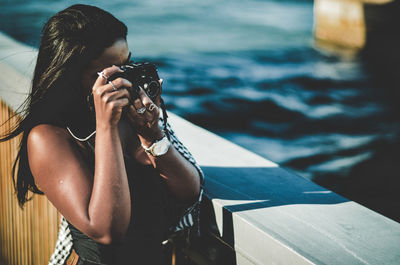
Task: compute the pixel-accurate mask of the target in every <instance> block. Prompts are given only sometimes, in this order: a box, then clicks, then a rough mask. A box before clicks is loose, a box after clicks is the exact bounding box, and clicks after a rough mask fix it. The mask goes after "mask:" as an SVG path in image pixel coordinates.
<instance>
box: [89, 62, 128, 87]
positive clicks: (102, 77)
mask: <svg viewBox="0 0 400 265" xmlns="http://www.w3.org/2000/svg"><path fill="white" fill-rule="evenodd" d="M117 72H123V71H122V70H121V69H120V68H119V67H118V66H115V65H113V66H111V67H108V68H105V69H103V71H101V74H98V75H99V76H98V77H97V79H96V82H95V83H94V86H93V89H95V88H97V87H100V86H103V85H105V84H106V83H107V82H108V80H107V79H108V78H109V77H110V76H112V75H113V74H114V73H117Z"/></svg>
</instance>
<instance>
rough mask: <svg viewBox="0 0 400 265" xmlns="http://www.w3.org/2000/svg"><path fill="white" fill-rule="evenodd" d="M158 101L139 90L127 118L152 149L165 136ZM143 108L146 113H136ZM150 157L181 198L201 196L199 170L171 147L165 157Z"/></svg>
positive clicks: (172, 189)
mask: <svg viewBox="0 0 400 265" xmlns="http://www.w3.org/2000/svg"><path fill="white" fill-rule="evenodd" d="M161 83H162V80H161V81H160V84H161ZM159 101H160V98H157V99H156V102H155V103H153V102H152V101H151V99H150V98H149V97H148V96H147V95H146V93H145V92H144V91H143V89H140V91H139V98H138V99H136V100H134V102H133V105H131V106H130V107H129V112H128V113H129V114H128V118H129V120H130V122H131V124H132V125H133V127H134V128H135V129H136V131H137V132H138V136H139V140H140V142H141V144H142V145H143V146H146V147H149V146H151V145H152V144H153V143H154V141H156V140H159V139H161V138H162V137H163V135H164V132H163V131H162V130H161V129H160V127H159V124H158V120H159V115H160V111H159V107H158V106H159V105H160V102H159ZM143 107H145V108H146V111H145V112H144V113H143V114H140V113H138V112H137V110H138V109H141V108H143ZM147 156H148V159H149V160H150V161H151V164H152V165H153V167H154V168H155V169H157V170H158V172H159V174H160V175H161V176H162V177H163V178H164V179H165V180H166V183H167V186H168V187H169V189H170V190H171V192H172V193H173V194H174V195H175V196H176V197H177V198H178V199H180V200H183V201H193V200H194V199H195V198H196V197H198V195H199V192H200V181H201V176H200V174H199V171H198V170H197V169H196V168H195V167H194V166H193V165H192V164H191V163H190V162H189V161H188V160H186V159H185V158H184V157H183V156H182V155H181V154H180V153H179V152H178V151H177V150H176V149H175V147H174V146H173V145H172V144H171V145H170V148H169V150H168V152H167V153H165V154H164V155H161V156H157V157H154V156H152V155H151V154H147Z"/></svg>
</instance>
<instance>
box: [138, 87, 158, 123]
mask: <svg viewBox="0 0 400 265" xmlns="http://www.w3.org/2000/svg"><path fill="white" fill-rule="evenodd" d="M139 98H140V100H141V101H142V104H143V105H144V106H145V107H146V112H145V113H143V114H144V116H145V117H146V119H147V121H153V120H154V119H155V118H156V117H158V114H159V112H158V107H157V106H156V104H154V103H153V101H152V100H151V99H150V97H149V96H147V94H146V92H144V90H143V89H142V88H141V87H140V89H139Z"/></svg>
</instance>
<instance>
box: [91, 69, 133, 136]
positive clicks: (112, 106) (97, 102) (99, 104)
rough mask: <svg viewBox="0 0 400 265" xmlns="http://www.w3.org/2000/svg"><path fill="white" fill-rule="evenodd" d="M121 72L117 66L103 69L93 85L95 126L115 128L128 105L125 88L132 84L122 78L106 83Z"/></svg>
mask: <svg viewBox="0 0 400 265" xmlns="http://www.w3.org/2000/svg"><path fill="white" fill-rule="evenodd" d="M117 72H122V70H121V69H120V68H119V67H117V66H115V65H114V66H112V67H108V68H105V69H104V70H103V71H102V74H99V77H98V78H97V79H96V82H95V83H94V85H93V88H92V93H93V101H94V106H95V110H96V126H101V127H102V128H108V127H116V126H117V124H118V121H119V120H120V118H121V114H122V109H123V108H124V107H126V106H128V105H130V94H129V92H128V90H127V88H128V89H129V88H131V87H132V84H131V82H129V81H128V80H126V79H124V78H117V79H115V80H113V81H112V84H111V81H108V80H107V78H108V77H110V76H112V75H113V74H114V73H117Z"/></svg>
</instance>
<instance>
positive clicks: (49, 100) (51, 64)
mask: <svg viewBox="0 0 400 265" xmlns="http://www.w3.org/2000/svg"><path fill="white" fill-rule="evenodd" d="M126 34H127V27H126V26H125V24H123V23H122V22H121V21H119V20H118V19H116V18H115V17H114V16H113V15H111V14H110V13H108V12H106V11H104V10H102V9H99V8H97V7H94V6H88V5H81V4H79V5H73V6H70V7H68V8H67V9H65V10H62V11H60V12H58V13H57V14H55V15H54V16H52V17H51V18H50V19H49V20H48V21H47V23H46V24H45V26H44V27H43V30H42V38H41V43H40V47H39V53H38V57H37V62H36V67H35V71H34V76H33V80H32V87H31V91H30V94H29V96H28V98H27V100H26V101H25V103H24V104H23V107H22V111H20V112H19V113H17V115H19V117H20V120H19V122H17V123H16V124H15V125H14V127H13V128H12V129H11V130H10V132H9V133H7V134H6V135H5V136H3V137H2V138H1V139H0V141H7V140H9V139H12V138H14V137H16V136H17V135H19V134H21V133H22V139H21V143H20V146H19V151H18V154H17V157H16V159H15V161H14V165H13V170H12V177H13V181H14V188H15V191H16V193H17V197H18V202H19V205H20V206H21V208H22V207H23V205H24V203H25V202H26V201H28V200H29V198H28V190H30V191H32V192H34V193H39V194H43V193H42V192H41V191H40V190H39V189H38V187H37V186H36V185H35V181H34V179H33V176H32V172H31V170H30V168H29V163H28V155H27V138H28V134H29V132H30V130H31V129H32V128H33V127H35V126H36V125H38V124H43V123H46V124H52V125H56V126H61V127H66V126H67V125H68V126H70V127H71V126H74V124H75V125H76V126H75V127H76V128H78V127H79V125H78V124H84V121H85V120H86V121H87V119H88V118H89V116H90V112H89V111H88V107H87V104H86V101H85V96H84V92H83V90H82V88H81V85H80V80H81V75H82V70H83V69H84V68H85V67H86V66H87V65H89V63H90V62H91V61H92V60H94V59H96V58H97V57H99V56H100V55H101V53H102V52H103V51H104V50H105V49H106V48H107V47H110V46H111V45H112V44H113V43H114V42H115V41H116V40H118V39H126ZM9 121H10V120H9Z"/></svg>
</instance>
